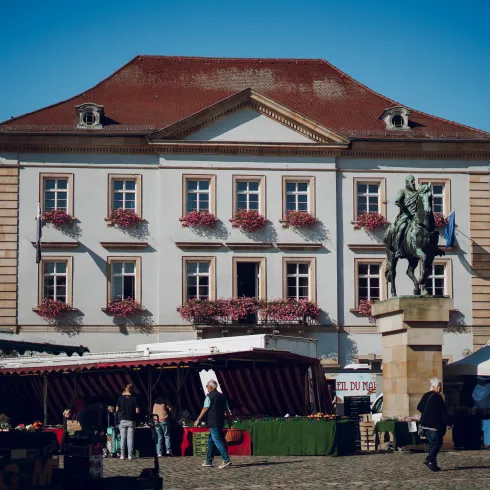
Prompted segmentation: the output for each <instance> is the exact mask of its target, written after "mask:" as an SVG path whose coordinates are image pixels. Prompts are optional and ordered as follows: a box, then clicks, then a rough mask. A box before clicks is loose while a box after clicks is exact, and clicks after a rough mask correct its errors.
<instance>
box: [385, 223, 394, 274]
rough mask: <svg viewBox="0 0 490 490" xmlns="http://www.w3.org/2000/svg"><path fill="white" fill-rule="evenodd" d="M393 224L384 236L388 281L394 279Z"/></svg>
mask: <svg viewBox="0 0 490 490" xmlns="http://www.w3.org/2000/svg"><path fill="white" fill-rule="evenodd" d="M393 238H394V236H393V225H390V227H389V228H388V230H387V231H386V233H385V236H384V237H383V243H384V244H385V247H386V270H385V278H386V282H391V281H392V270H391V269H392V259H393V248H392V246H393Z"/></svg>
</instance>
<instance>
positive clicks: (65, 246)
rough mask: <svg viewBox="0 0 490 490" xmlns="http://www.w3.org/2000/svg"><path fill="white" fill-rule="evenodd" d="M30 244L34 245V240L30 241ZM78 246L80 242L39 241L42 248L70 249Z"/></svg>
mask: <svg viewBox="0 0 490 490" xmlns="http://www.w3.org/2000/svg"><path fill="white" fill-rule="evenodd" d="M31 244H32V246H33V247H35V246H36V242H31ZM79 246H80V242H41V249H42V250H45V249H46V250H49V249H51V250H53V249H72V248H77V247H79Z"/></svg>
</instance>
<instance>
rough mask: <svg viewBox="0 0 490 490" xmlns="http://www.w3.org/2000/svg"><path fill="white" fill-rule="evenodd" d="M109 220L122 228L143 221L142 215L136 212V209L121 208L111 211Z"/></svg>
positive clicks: (136, 224)
mask: <svg viewBox="0 0 490 490" xmlns="http://www.w3.org/2000/svg"><path fill="white" fill-rule="evenodd" d="M108 221H109V222H110V223H111V224H112V225H117V226H119V227H121V228H131V227H132V226H138V225H139V224H140V223H141V217H140V216H139V215H137V214H136V212H135V211H134V209H122V208H119V209H113V210H112V211H111V214H110V215H109V218H108Z"/></svg>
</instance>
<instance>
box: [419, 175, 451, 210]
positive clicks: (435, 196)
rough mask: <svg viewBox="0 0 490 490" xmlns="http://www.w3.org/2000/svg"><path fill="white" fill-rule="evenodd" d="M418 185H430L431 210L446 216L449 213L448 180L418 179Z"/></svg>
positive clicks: (449, 188)
mask: <svg viewBox="0 0 490 490" xmlns="http://www.w3.org/2000/svg"><path fill="white" fill-rule="evenodd" d="M418 182H419V185H421V184H431V185H432V210H433V211H434V213H442V214H444V215H446V216H447V215H448V214H449V213H450V212H451V181H450V180H449V179H428V178H425V177H424V178H420V179H419V181H418Z"/></svg>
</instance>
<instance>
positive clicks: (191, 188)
mask: <svg viewBox="0 0 490 490" xmlns="http://www.w3.org/2000/svg"><path fill="white" fill-rule="evenodd" d="M210 197H211V182H210V180H209V179H199V180H197V179H187V180H186V207H187V212H190V211H209V210H210Z"/></svg>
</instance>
